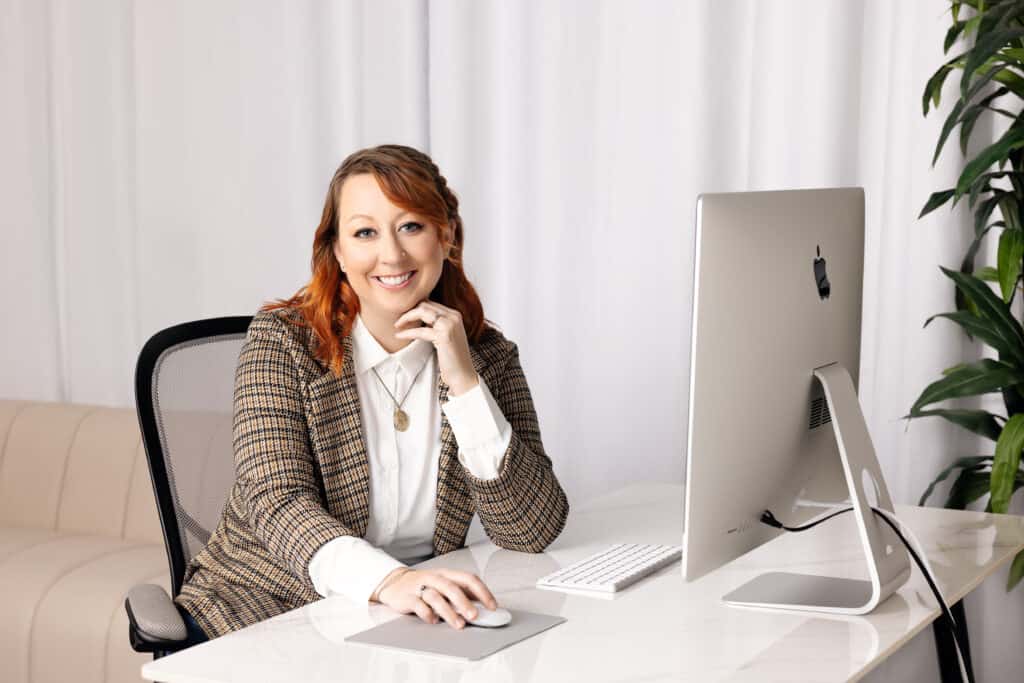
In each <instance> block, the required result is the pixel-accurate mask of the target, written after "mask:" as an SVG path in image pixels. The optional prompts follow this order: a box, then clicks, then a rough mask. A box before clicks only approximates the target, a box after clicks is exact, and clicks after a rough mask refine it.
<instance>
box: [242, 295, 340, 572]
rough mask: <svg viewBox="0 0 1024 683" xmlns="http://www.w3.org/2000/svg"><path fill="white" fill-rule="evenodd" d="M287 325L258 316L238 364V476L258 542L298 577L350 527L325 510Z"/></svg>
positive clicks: (270, 317) (271, 316)
mask: <svg viewBox="0 0 1024 683" xmlns="http://www.w3.org/2000/svg"><path fill="white" fill-rule="evenodd" d="M285 324H286V323H284V322H283V321H281V320H279V319H278V318H277V317H276V316H273V315H270V314H260V315H257V316H256V317H255V318H254V320H253V323H252V324H251V325H250V327H249V332H248V335H247V339H246V342H245V344H244V345H243V347H242V351H241V353H240V355H239V359H238V370H237V372H236V375H235V398H234V432H233V439H234V452H235V473H236V477H237V481H238V483H239V484H240V485H241V488H242V491H243V492H244V499H245V503H246V512H247V520H248V523H249V527H250V529H251V530H252V532H253V534H254V535H255V536H256V538H257V539H258V540H259V541H260V542H262V543H263V545H264V546H265V547H266V548H267V550H268V551H269V552H270V553H271V554H272V555H274V556H275V557H277V558H278V559H280V560H281V561H282V562H283V563H285V564H286V565H287V566H288V567H289V568H290V569H291V571H292V572H293V573H294V574H295V575H296V576H298V577H299V578H300V579H306V577H307V576H308V567H309V562H310V560H311V559H312V557H313V555H314V554H315V553H316V551H317V550H319V549H320V547H321V546H322V545H324V544H325V543H327V542H328V541H331V540H333V539H335V538H338V537H340V536H347V535H354V532H353V531H352V530H351V529H348V528H347V527H346V526H345V525H343V524H342V523H341V522H339V521H338V520H337V519H335V518H334V517H332V516H331V514H330V513H328V512H327V510H326V509H325V506H324V500H323V495H322V493H321V491H322V485H321V481H320V474H319V470H318V468H317V466H316V464H315V462H314V459H313V455H312V452H311V448H310V444H309V436H308V432H307V429H306V418H305V412H304V410H303V400H302V390H301V386H300V380H299V374H298V368H297V367H296V362H295V360H294V359H293V358H292V355H291V354H290V353H289V351H288V350H287V349H286V348H285V346H284V339H283V335H285V334H287V332H286V331H285V329H284V325H285Z"/></svg>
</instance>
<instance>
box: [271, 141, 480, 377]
mask: <svg viewBox="0 0 1024 683" xmlns="http://www.w3.org/2000/svg"><path fill="white" fill-rule="evenodd" d="M360 173H369V174H372V175H373V177H374V178H376V179H377V183H378V184H379V185H380V188H381V190H382V191H383V192H384V195H385V196H386V197H387V198H388V199H389V200H390V201H391V202H392V203H393V204H395V205H396V206H399V207H401V208H403V209H405V210H406V211H412V212H415V213H417V214H419V215H421V216H423V217H424V218H426V219H427V220H429V221H430V222H431V223H433V224H434V225H435V226H437V227H438V228H440V227H442V226H445V225H449V226H451V228H452V230H451V232H450V234H451V240H450V241H449V240H448V237H447V235H446V234H445V231H444V230H438V233H439V239H440V240H441V246H442V247H443V249H444V251H445V253H447V254H448V257H447V258H446V259H445V262H444V265H443V268H442V270H441V278H440V279H439V280H438V282H437V286H435V287H434V289H433V291H431V292H430V299H431V301H436V302H437V303H439V304H442V305H444V306H448V307H449V308H454V309H455V310H457V311H459V313H461V314H462V323H463V325H464V326H465V328H466V337H467V338H468V339H469V342H470V343H471V344H473V343H476V341H477V340H478V339H479V338H480V335H481V334H482V333H483V331H484V329H485V326H486V325H485V322H486V321H485V319H484V310H483V305H482V304H481V303H480V297H479V296H478V295H477V293H476V289H474V288H473V285H472V284H471V283H470V282H469V279H468V278H467V277H466V273H465V271H464V270H463V269H462V248H463V234H462V218H461V217H460V216H459V200H458V198H457V197H456V196H455V194H454V193H453V192H452V191H451V190H450V189H448V181H447V180H445V178H444V176H443V175H441V171H440V170H439V169H438V167H437V164H435V163H434V162H433V161H432V160H431V159H430V157H429V156H427V155H426V154H424V153H423V152H420V151H419V150H415V149H413V148H411V147H404V146H402V145H380V146H379V147H371V148H368V149H363V150H360V151H358V152H354V153H352V154H350V155H349V156H348V157H347V158H346V159H345V161H343V162H342V164H341V166H340V167H339V168H338V170H337V171H335V172H334V177H333V178H332V179H331V184H330V187H328V189H327V199H326V200H325V201H324V210H323V214H322V215H321V217H320V225H319V226H317V229H316V235H315V236H314V237H313V258H312V263H311V265H312V270H313V276H312V278H311V279H310V281H309V284H307V285H306V286H304V287H302V288H301V289H299V291H298V292H296V293H295V295H294V296H292V297H291V298H290V299H278V300H277V301H274V302H269V303H266V304H264V305H263V307H262V308H261V309H260V310H262V311H272V310H276V309H281V308H295V309H297V310H298V311H299V313H301V314H302V319H303V321H304V322H305V325H306V326H308V327H309V328H311V329H312V331H313V335H314V336H315V337H316V340H317V342H318V343H317V344H315V345H314V349H313V356H314V358H316V359H317V360H319V361H320V362H322V363H324V364H325V365H327V366H328V367H329V368H330V369H331V370H333V371H334V373H335V374H336V375H338V376H339V377H340V376H341V371H342V368H343V367H344V363H345V359H344V347H343V345H342V342H343V340H344V339H345V337H346V336H348V335H349V334H350V333H351V331H352V324H353V323H354V322H355V317H356V314H357V313H358V312H359V298H358V297H357V296H356V293H355V291H354V290H353V289H352V286H351V285H350V284H349V282H348V278H347V276H346V275H345V273H343V272H342V271H341V268H340V267H339V266H338V261H337V259H336V258H335V256H334V243H335V241H336V240H337V239H338V202H339V200H340V199H341V186H342V185H343V184H344V182H345V180H346V179H347V178H348V177H349V176H352V175H356V174H360ZM449 250H450V251H449Z"/></svg>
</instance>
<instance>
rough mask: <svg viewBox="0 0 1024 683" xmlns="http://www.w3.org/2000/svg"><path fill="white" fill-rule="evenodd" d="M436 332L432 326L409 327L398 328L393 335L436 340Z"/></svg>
mask: <svg viewBox="0 0 1024 683" xmlns="http://www.w3.org/2000/svg"><path fill="white" fill-rule="evenodd" d="M437 335H438V332H437V331H436V330H434V329H433V328H432V327H410V328H409V329H408V330H399V331H398V332H395V336H396V337H398V338H399V339H422V340H423V341H428V342H435V341H437Z"/></svg>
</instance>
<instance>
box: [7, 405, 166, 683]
mask: <svg viewBox="0 0 1024 683" xmlns="http://www.w3.org/2000/svg"><path fill="white" fill-rule="evenodd" d="M139 583H155V584H158V585H161V586H163V587H164V588H165V589H168V590H169V580H168V568H167V556H166V554H165V552H164V546H163V537H162V534H161V532H160V522H159V518H158V516H157V511H156V503H155V501H154V498H153V489H152V486H151V484H150V480H149V469H148V465H147V464H146V455H145V452H144V450H143V447H142V439H141V436H140V433H139V426H138V421H137V419H136V417H135V411H134V410H131V409H124V408H121V409H115V408H102V407H95V406H87V405H77V404H68V403H37V402H27V401H9V400H0V681H3V683H23V682H29V681H31V682H32V683H36V682H41V681H76V682H77V683H87V682H88V683H92V682H93V681H118V682H120V681H140V680H141V677H140V675H139V669H140V667H141V666H142V664H143V663H145V662H146V661H148V660H149V659H150V658H151V656H150V655H143V654H139V653H136V652H133V651H132V649H131V647H130V646H129V644H128V620H127V617H126V615H125V610H124V596H125V594H126V593H127V592H128V590H129V589H130V588H131V587H132V586H134V585H136V584H139Z"/></svg>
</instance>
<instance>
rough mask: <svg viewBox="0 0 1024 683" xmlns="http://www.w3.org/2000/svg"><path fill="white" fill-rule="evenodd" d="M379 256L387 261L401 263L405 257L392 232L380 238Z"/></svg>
mask: <svg viewBox="0 0 1024 683" xmlns="http://www.w3.org/2000/svg"><path fill="white" fill-rule="evenodd" d="M380 248H381V253H380V258H381V260H382V261H385V262H387V263H401V262H402V261H403V260H404V259H405V250H404V249H402V245H401V244H400V243H399V241H398V237H397V236H395V234H394V233H392V234H390V235H389V236H387V237H385V238H384V239H383V240H381V247H380Z"/></svg>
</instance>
